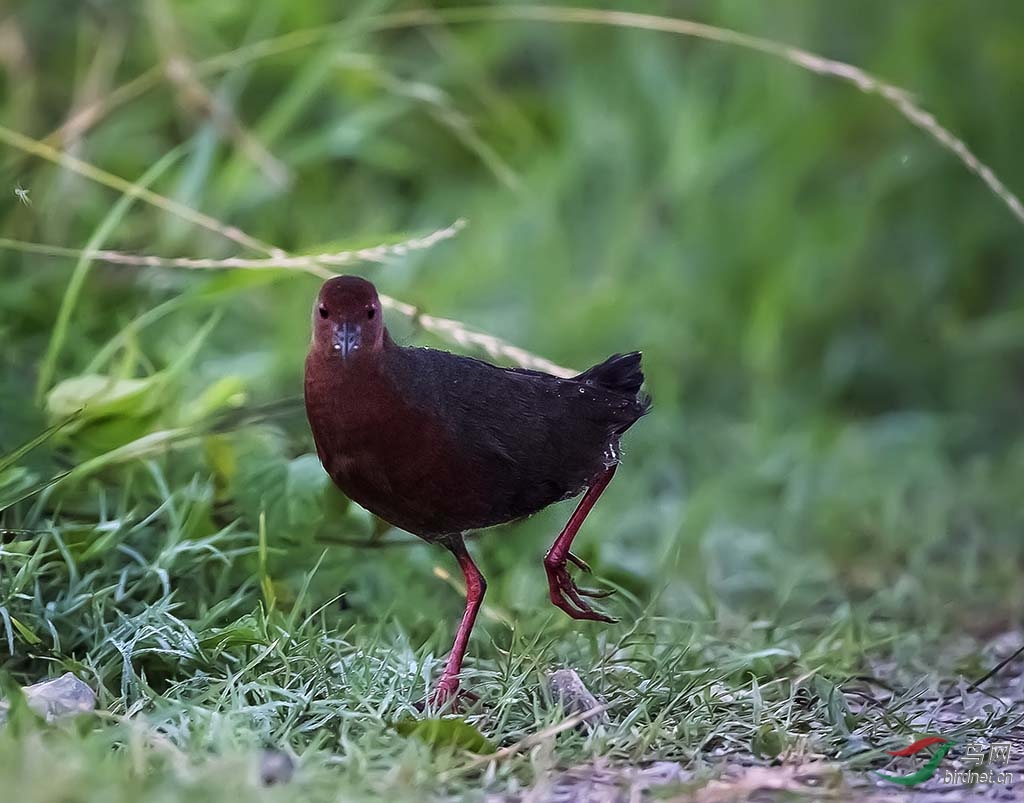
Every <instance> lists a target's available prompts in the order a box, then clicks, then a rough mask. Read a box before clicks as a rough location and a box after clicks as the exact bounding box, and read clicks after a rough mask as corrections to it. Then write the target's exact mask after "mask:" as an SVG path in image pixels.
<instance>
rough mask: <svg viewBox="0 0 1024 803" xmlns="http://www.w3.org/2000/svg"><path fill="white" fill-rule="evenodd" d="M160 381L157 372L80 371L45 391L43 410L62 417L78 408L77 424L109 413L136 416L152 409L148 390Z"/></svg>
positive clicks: (153, 403) (109, 414)
mask: <svg viewBox="0 0 1024 803" xmlns="http://www.w3.org/2000/svg"><path fill="white" fill-rule="evenodd" d="M161 381H162V377H161V376H160V374H154V375H153V376H150V377H147V378H145V379H115V378H114V377H111V376H103V375H102V374H83V375H81V376H76V377H72V378H71V379H65V380H64V381H63V382H58V383H57V385H56V386H55V387H54V388H53V390H51V391H50V392H49V393H48V394H46V411H47V412H48V413H49V414H50V416H51V417H53V418H65V417H68V416H71V415H73V414H74V413H75V412H77V411H79V410H81V411H82V414H81V416H80V417H79V421H78V426H81V424H83V423H85V422H86V421H90V420H95V419H98V418H105V417H107V416H111V415H120V416H127V417H131V418H139V417H141V416H144V415H147V414H148V413H150V412H152V411H153V410H154V409H155V407H156V401H157V400H156V398H155V394H153V393H152V390H153V388H154V386H155V385H157V384H158V383H160V382H161ZM76 429H77V427H76Z"/></svg>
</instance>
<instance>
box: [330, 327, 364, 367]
mask: <svg viewBox="0 0 1024 803" xmlns="http://www.w3.org/2000/svg"><path fill="white" fill-rule="evenodd" d="M362 334H363V327H362V326H360V325H359V324H356V323H348V322H344V323H339V324H338V325H337V327H335V329H334V350H335V351H337V352H338V353H339V354H341V358H342V359H343V360H344V359H347V358H348V356H349V355H350V354H352V352H354V351H356V350H358V349H359V346H360V342H361V340H362Z"/></svg>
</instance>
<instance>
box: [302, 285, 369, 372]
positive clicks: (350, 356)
mask: <svg viewBox="0 0 1024 803" xmlns="http://www.w3.org/2000/svg"><path fill="white" fill-rule="evenodd" d="M383 345H384V320H383V316H382V315H381V308H380V298H378V297H377V288H375V287H374V286H373V285H372V284H370V283H369V282H368V281H366V279H361V278H359V277H358V276H334V277H333V278H330V279H328V280H327V281H326V282H324V283H323V286H321V288H320V292H319V293H318V294H317V297H316V304H315V305H314V306H313V345H312V347H313V349H314V350H316V351H319V352H321V353H322V354H324V355H327V356H336V357H337V358H338V359H339V360H343V361H345V362H353V361H356V360H360V359H364V358H366V357H369V356H371V355H373V354H375V353H377V352H379V351H380V349H381V348H383Z"/></svg>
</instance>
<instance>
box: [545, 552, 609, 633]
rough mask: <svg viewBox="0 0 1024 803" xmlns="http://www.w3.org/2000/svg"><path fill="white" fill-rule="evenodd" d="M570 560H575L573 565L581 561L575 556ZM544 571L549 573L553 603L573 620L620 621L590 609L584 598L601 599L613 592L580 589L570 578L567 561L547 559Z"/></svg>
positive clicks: (549, 588) (549, 585)
mask: <svg viewBox="0 0 1024 803" xmlns="http://www.w3.org/2000/svg"><path fill="white" fill-rule="evenodd" d="M570 555H571V553H570ZM570 559H571V560H573V563H576V562H577V561H578V560H579V559H578V558H575V556H572V557H571V558H570ZM577 565H578V564H577ZM544 571H545V572H547V575H548V590H549V592H550V597H551V603H552V604H553V605H554V606H556V607H557V608H561V609H562V610H563V611H565V612H566V613H567V614H569V616H571V617H572V618H573V619H589V620H591V621H594V622H608V623H609V624H613V623H614V622H617V621H618V620H617V619H614V618H612V617H611V616H608V615H606V614H603V613H600V612H599V611H595V610H594V609H593V608H592V607H590V604H589V603H588V602H587V601H586V600H585V599H583V598H584V597H590V598H592V599H600V598H602V597H607V596H609V595H611V594H612V593H613V592H612V591H598V590H596V589H591V588H580V587H579V586H578V585H576V582H575V581H574V580H573V579H572V577H570V576H569V570H568V569H567V568H566V561H565V560H561V561H553V560H550V559H549V558H545V559H544Z"/></svg>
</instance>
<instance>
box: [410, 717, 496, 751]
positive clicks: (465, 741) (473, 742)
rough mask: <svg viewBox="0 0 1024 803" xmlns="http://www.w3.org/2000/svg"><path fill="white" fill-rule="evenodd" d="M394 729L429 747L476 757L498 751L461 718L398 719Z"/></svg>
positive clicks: (488, 740)
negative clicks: (465, 751) (456, 751)
mask: <svg viewBox="0 0 1024 803" xmlns="http://www.w3.org/2000/svg"><path fill="white" fill-rule="evenodd" d="M394 728H395V730H396V731H398V732H399V733H400V734H402V736H414V737H415V738H417V739H419V740H420V741H422V742H425V743H426V744H428V745H430V746H431V747H454V748H458V749H460V750H468V751H469V752H470V753H477V754H478V755H490V754H491V753H493V752H494V751H495V750H497V749H498V748H497V747H496V746H495V745H494V743H493V742H492V741H491V740H490V739H488V738H487V737H486V736H484V735H483V734H482V733H480V731H478V730H477V729H476V728H474V727H473V726H472V725H470V724H469V723H468V722H466V720H464V719H462V718H461V717H443V718H439V719H400V720H398V721H397V722H395V723H394Z"/></svg>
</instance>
